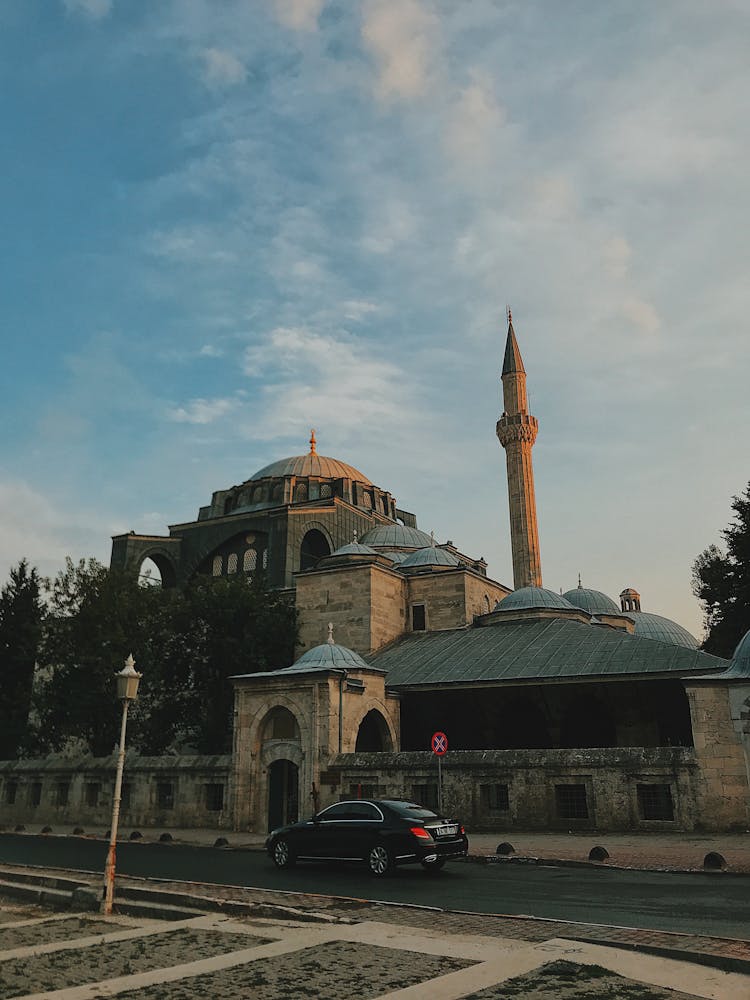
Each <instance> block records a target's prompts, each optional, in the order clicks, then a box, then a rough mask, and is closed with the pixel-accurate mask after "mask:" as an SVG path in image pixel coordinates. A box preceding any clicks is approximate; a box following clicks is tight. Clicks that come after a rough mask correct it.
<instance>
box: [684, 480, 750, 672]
mask: <svg viewBox="0 0 750 1000" xmlns="http://www.w3.org/2000/svg"><path fill="white" fill-rule="evenodd" d="M732 510H733V511H734V519H733V521H732V522H731V523H730V525H729V527H727V528H725V529H724V530H723V531H722V535H723V536H724V541H725V542H726V551H725V552H724V551H722V550H721V549H720V548H719V547H718V546H717V545H710V546H709V547H708V548H707V549H705V551H703V552H702V553H701V554H700V555H699V556H698V558H697V559H696V560H695V563H694V564H693V593H694V594H695V596H696V597H697V598H698V600H699V601H700V602H701V603H702V605H703V615H704V624H705V627H706V638H705V640H704V642H703V648H704V649H705V650H706V651H707V652H709V653H715V654H716V655H717V656H725V657H727V658H729V657H731V656H732V653H733V652H734V650H735V647H736V646H737V643H738V642H739V641H740V639H741V638H742V636H743V635H744V634H745V633H746V632H747V631H748V629H750V483H748V486H747V488H746V490H745V492H744V493H743V494H741V495H740V496H736V497H734V498H733V499H732Z"/></svg>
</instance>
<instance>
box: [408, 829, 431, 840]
mask: <svg viewBox="0 0 750 1000" xmlns="http://www.w3.org/2000/svg"><path fill="white" fill-rule="evenodd" d="M409 833H413V834H414V836H415V837H419V838H420V840H432V837H431V836H430V835H429V833H428V832H427V830H425V828H424V827H423V826H413V827H412V828H411V830H409Z"/></svg>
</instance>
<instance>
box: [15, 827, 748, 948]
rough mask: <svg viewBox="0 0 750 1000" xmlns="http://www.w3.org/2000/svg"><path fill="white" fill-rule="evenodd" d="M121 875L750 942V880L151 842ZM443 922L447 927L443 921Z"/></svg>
mask: <svg viewBox="0 0 750 1000" xmlns="http://www.w3.org/2000/svg"><path fill="white" fill-rule="evenodd" d="M106 852H107V845H106V844H105V843H104V842H103V841H95V840H87V839H85V838H79V837H55V836H44V837H42V836H31V835H25V834H0V864H29V865H38V866H40V867H56V868H71V869H77V870H79V871H81V870H83V871H103V869H104V860H105V855H106ZM117 870H118V871H119V872H121V873H122V874H127V875H138V876H146V877H151V878H162V879H167V880H170V881H195V882H214V883H220V884H224V885H240V886H248V887H251V888H263V889H282V890H286V891H292V892H304V893H317V894H323V895H335V896H349V897H355V898H358V899H369V900H375V901H388V902H399V903H416V904H419V905H422V906H434V907H440V908H442V909H449V910H469V911H471V912H475V913H502V914H527V915H530V916H535V917H550V918H554V919H562V920H573V921H584V922H592V923H601V924H616V925H619V926H623V927H639V928H650V929H653V930H670V931H679V932H682V933H690V934H707V935H713V936H719V937H722V936H726V937H736V938H743V939H750V878H745V877H742V876H732V875H726V874H721V873H718V874H716V875H703V874H694V875H680V874H674V873H668V872H641V871H617V870H612V869H605V868H591V869H589V868H553V867H537V866H528V867H527V866H522V865H514V864H492V865H488V864H481V863H477V862H472V861H457V862H453V863H452V864H450V863H449V864H448V865H446V867H445V868H444V869H443V871H442V872H438V873H432V874H427V873H426V872H424V871H423V870H422V869H421V867H419V866H407V867H403V868H399V869H397V871H396V872H395V873H394V874H392V875H391V876H389V877H387V878H385V879H382V880H376V879H373V878H372V877H371V876H370V875H369V874H368V873H367V872H366V871H365V870H364V869H363V868H359V867H357V866H335V865H324V866H321V865H315V864H308V865H303V864H300V865H298V866H297V867H296V868H294V869H292V870H291V871H285V872H280V871H277V870H276V869H275V868H274V866H273V864H272V862H271V860H270V858H268V857H267V855H265V854H264V853H262V852H259V851H236V850H221V849H216V848H212V847H186V846H181V845H177V844H144V843H123V844H118V847H117ZM435 919H436V923H439V919H440V917H439V914H436V917H435Z"/></svg>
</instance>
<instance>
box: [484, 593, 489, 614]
mask: <svg viewBox="0 0 750 1000" xmlns="http://www.w3.org/2000/svg"><path fill="white" fill-rule="evenodd" d="M484 613H485V614H486V615H488V614H489V613H490V595H489V594H485V595H484Z"/></svg>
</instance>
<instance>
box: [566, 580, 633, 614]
mask: <svg viewBox="0 0 750 1000" xmlns="http://www.w3.org/2000/svg"><path fill="white" fill-rule="evenodd" d="M563 597H564V598H565V600H566V601H570V603H571V604H572V605H573V607H574V608H580V609H581V610H582V611H585V612H586V613H587V614H590V615H619V614H620V613H621V612H620V609H619V608H618V607H617V605H616V604H615V602H614V601H613V600H612V598H611V597H607V595H606V594H604V593H602V591H601V590H590V589H589V588H588V587H581V586H580V585H579V586H578V587H576V588H575V589H574V590H569V591H567V593H565V594H563Z"/></svg>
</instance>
